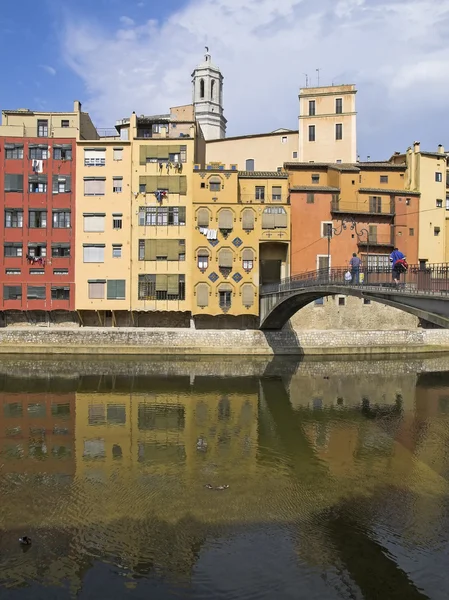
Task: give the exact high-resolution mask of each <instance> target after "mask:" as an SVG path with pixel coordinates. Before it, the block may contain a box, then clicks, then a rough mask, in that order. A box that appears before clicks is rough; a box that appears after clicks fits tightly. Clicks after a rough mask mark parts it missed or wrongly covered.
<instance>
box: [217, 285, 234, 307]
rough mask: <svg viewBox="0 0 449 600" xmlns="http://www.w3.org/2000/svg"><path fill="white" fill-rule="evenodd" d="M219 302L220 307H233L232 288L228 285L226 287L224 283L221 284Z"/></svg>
mask: <svg viewBox="0 0 449 600" xmlns="http://www.w3.org/2000/svg"><path fill="white" fill-rule="evenodd" d="M218 297H219V300H218V303H219V306H220V308H222V309H229V308H231V304H232V288H230V286H229V289H228V287H225V286H224V285H221V286H220V289H219V290H218Z"/></svg>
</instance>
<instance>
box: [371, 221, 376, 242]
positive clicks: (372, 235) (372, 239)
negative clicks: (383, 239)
mask: <svg viewBox="0 0 449 600" xmlns="http://www.w3.org/2000/svg"><path fill="white" fill-rule="evenodd" d="M369 241H370V242H377V225H370V226H369Z"/></svg>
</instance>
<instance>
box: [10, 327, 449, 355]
mask: <svg viewBox="0 0 449 600" xmlns="http://www.w3.org/2000/svg"><path fill="white" fill-rule="evenodd" d="M448 351H449V330H446V329H416V330H403V331H401V330H399V331H348V330H344V331H341V330H326V331H314V330H308V331H294V330H291V329H284V330H282V331H266V332H263V331H254V330H218V331H217V330H195V329H163V328H158V329H135V328H89V329H87V328H86V329H83V328H80V329H59V328H58V329H56V328H55V329H52V328H45V329H44V328H42V329H39V328H33V329H31V328H30V329H9V328H5V329H0V354H47V355H49V354H53V355H55V354H71V355H113V356H118V355H184V356H185V355H247V356H248V355H252V356H272V355H296V356H298V355H299V356H304V355H306V356H307V355H312V356H313V355H315V356H335V355H352V356H370V355H380V354H388V355H392V354H410V353H412V354H413V353H414V354H418V353H431V352H448Z"/></svg>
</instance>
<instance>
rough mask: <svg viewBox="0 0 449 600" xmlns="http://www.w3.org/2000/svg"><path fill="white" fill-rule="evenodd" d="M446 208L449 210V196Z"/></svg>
mask: <svg viewBox="0 0 449 600" xmlns="http://www.w3.org/2000/svg"><path fill="white" fill-rule="evenodd" d="M446 210H449V196H446Z"/></svg>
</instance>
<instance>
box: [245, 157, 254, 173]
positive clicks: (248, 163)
mask: <svg viewBox="0 0 449 600" xmlns="http://www.w3.org/2000/svg"><path fill="white" fill-rule="evenodd" d="M245 170H246V171H254V158H247V159H246V165H245Z"/></svg>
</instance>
